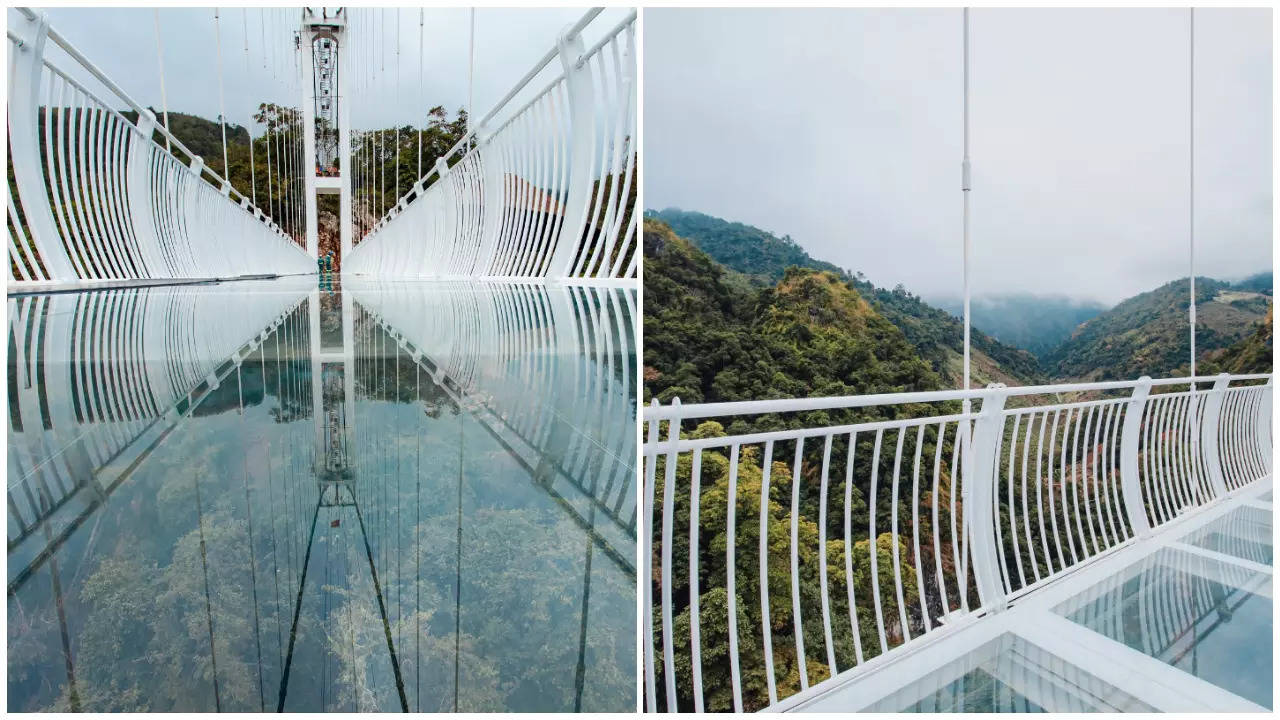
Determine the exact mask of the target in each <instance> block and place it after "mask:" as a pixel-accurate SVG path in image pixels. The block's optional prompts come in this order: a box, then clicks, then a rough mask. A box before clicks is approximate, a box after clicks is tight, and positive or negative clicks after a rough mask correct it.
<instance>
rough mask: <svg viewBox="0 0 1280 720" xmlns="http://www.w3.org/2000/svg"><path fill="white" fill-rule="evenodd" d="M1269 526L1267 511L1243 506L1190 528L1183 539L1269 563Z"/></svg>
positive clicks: (1201, 545)
mask: <svg viewBox="0 0 1280 720" xmlns="http://www.w3.org/2000/svg"><path fill="white" fill-rule="evenodd" d="M1271 528H1272V522H1271V513H1270V512H1267V511H1266V510H1263V509H1262V508H1257V507H1252V506H1249V505H1243V506H1241V507H1238V508H1235V509H1234V510H1232V511H1231V512H1229V513H1227V514H1226V515H1223V516H1222V517H1220V518H1218V519H1216V520H1214V521H1212V522H1210V523H1209V524H1208V525H1206V526H1204V527H1202V528H1198V529H1196V530H1193V531H1192V532H1190V533H1188V534H1187V535H1186V536H1185V537H1184V538H1183V539H1182V541H1183V542H1185V543H1187V544H1189V545H1195V546H1196V547H1202V548H1204V549H1206V550H1213V551H1214V552H1220V553H1223V554H1224V555H1231V556H1234V557H1238V558H1241V559H1243V560H1251V561H1253V562H1256V563H1260V564H1263V565H1271V564H1272V562H1273V560H1272V536H1271Z"/></svg>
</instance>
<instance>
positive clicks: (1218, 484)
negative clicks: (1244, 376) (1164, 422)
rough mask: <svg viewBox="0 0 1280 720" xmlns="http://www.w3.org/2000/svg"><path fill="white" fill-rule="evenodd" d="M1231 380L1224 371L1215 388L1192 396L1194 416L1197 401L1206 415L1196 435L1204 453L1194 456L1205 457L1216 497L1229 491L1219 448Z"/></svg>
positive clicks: (1210, 483)
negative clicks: (1225, 401) (1222, 419)
mask: <svg viewBox="0 0 1280 720" xmlns="http://www.w3.org/2000/svg"><path fill="white" fill-rule="evenodd" d="M1230 382H1231V377H1230V375H1228V374H1227V373H1222V374H1221V375H1219V376H1218V379H1217V380H1215V381H1214V383H1213V389H1212V390H1210V391H1209V392H1208V393H1198V394H1194V395H1192V396H1191V411H1192V417H1193V418H1194V417H1195V404H1196V402H1202V403H1204V416H1203V419H1202V420H1201V423H1200V432H1199V433H1197V434H1196V435H1195V436H1193V438H1194V437H1198V438H1199V444H1200V450H1201V451H1202V453H1203V454H1202V455H1192V457H1197V458H1203V459H1204V466H1205V469H1206V470H1207V471H1208V474H1209V487H1211V488H1212V489H1213V495H1214V497H1222V496H1223V495H1225V494H1226V493H1227V481H1226V478H1225V477H1224V476H1223V474H1222V457H1221V453H1220V452H1219V449H1218V425H1219V419H1220V418H1221V416H1222V401H1223V400H1224V399H1225V398H1226V393H1227V385H1228V384H1229V383H1230Z"/></svg>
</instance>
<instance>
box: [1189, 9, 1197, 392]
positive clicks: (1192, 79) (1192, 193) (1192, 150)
mask: <svg viewBox="0 0 1280 720" xmlns="http://www.w3.org/2000/svg"><path fill="white" fill-rule="evenodd" d="M1189 10H1190V12H1189V16H1188V18H1189V22H1188V25H1189V28H1188V30H1189V34H1188V38H1187V50H1188V53H1187V55H1188V57H1187V84H1188V86H1189V102H1188V103H1187V136H1188V139H1189V140H1190V143H1189V150H1188V160H1189V163H1188V164H1189V173H1188V176H1187V198H1188V203H1187V254H1188V260H1189V264H1190V266H1191V311H1190V318H1189V319H1190V324H1191V328H1190V332H1191V377H1195V376H1196V9H1195V8H1189ZM1195 389H1196V385H1195V383H1194V382H1193V383H1191V391H1192V392H1195Z"/></svg>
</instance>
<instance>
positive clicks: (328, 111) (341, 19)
mask: <svg viewBox="0 0 1280 720" xmlns="http://www.w3.org/2000/svg"><path fill="white" fill-rule="evenodd" d="M319 12H320V14H319V15H317V14H316V11H315V10H312V9H310V8H307V9H304V10H303V16H302V28H301V38H302V57H303V63H304V66H303V67H304V73H303V77H305V78H309V80H308V82H305V83H303V87H302V123H303V128H304V131H303V135H304V140H303V152H304V154H305V157H306V164H305V166H304V168H303V182H304V186H305V195H306V197H305V203H306V214H307V218H306V228H307V229H306V232H307V254H309V255H310V256H311V257H313V258H315V257H318V256H319V252H320V228H319V222H320V219H319V215H318V205H319V203H318V200H317V196H318V195H322V194H324V195H338V196H339V198H340V199H339V218H338V228H339V233H340V248H341V255H342V257H346V255H347V253H348V252H349V251H350V250H351V242H352V240H351V233H352V195H351V173H350V172H349V169H350V167H351V119H350V115H351V113H350V109H349V108H348V106H347V103H346V102H345V100H346V97H347V85H346V84H347V75H348V74H349V73H348V69H349V68H350V64H351V60H350V58H351V57H352V54H351V52H350V48H349V47H348V45H349V43H350V41H351V37H350V35H349V34H348V33H347V18H346V13H345V12H344V11H343V10H342V9H339V10H337V11H336V12H335V13H333V14H332V15H331V14H329V12H328V11H327V10H324V9H321V10H320V11H319Z"/></svg>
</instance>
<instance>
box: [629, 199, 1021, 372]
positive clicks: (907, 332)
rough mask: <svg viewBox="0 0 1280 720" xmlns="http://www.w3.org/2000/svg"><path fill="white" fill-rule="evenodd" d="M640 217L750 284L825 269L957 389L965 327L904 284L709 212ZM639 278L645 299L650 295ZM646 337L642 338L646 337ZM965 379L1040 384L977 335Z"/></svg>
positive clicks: (1012, 351)
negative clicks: (874, 278) (792, 270)
mask: <svg viewBox="0 0 1280 720" xmlns="http://www.w3.org/2000/svg"><path fill="white" fill-rule="evenodd" d="M645 216H646V217H647V218H654V219H657V220H661V221H662V222H663V223H665V224H666V225H667V226H669V227H670V229H671V230H672V231H673V232H674V233H675V234H677V235H679V236H680V237H683V238H687V239H688V240H689V241H690V242H692V243H694V244H696V245H697V247H698V248H699V249H700V250H702V251H703V252H705V253H707V254H708V255H709V256H710V257H711V258H712V259H714V260H715V261H716V262H718V263H721V264H723V265H724V266H726V267H728V268H730V269H732V270H735V271H737V272H738V273H741V274H742V275H743V276H745V277H746V279H747V280H749V281H750V283H749V284H754V285H755V286H757V287H762V286H766V285H772V284H773V283H775V282H777V281H779V280H781V279H782V278H783V276H784V275H785V274H786V271H787V268H788V267H792V266H794V267H800V268H811V269H814V270H820V271H826V272H831V273H833V274H835V275H837V276H838V277H840V278H841V279H842V280H843V281H845V282H847V283H849V284H850V285H851V287H852V288H853V289H855V290H856V291H857V292H858V293H859V294H860V295H861V296H862V297H863V298H865V299H866V300H867V302H869V303H870V304H871V307H873V308H874V309H875V310H876V312H877V313H879V314H880V315H881V316H883V317H884V318H885V319H886V320H888V321H889V322H890V323H892V324H893V325H895V326H896V327H897V328H898V329H899V330H900V331H902V334H903V335H904V336H905V337H906V339H907V341H908V342H910V343H911V345H913V346H914V347H915V349H916V352H917V353H918V354H919V356H920V357H922V358H923V359H925V360H926V361H927V362H928V363H929V365H930V366H931V367H932V369H933V370H934V372H936V373H937V374H938V375H939V376H941V378H942V380H943V384H944V385H945V386H947V387H954V386H958V385H959V384H960V382H961V379H962V377H963V352H964V326H963V323H962V322H961V320H960V319H959V318H957V317H956V316H954V315H952V314H951V313H948V312H946V311H945V310H941V309H939V308H937V307H934V306H932V305H930V304H928V303H926V302H924V301H923V300H922V299H920V297H919V296H917V295H913V294H911V293H910V292H909V291H907V290H906V289H905V288H904V287H902V286H898V287H896V288H894V289H892V290H889V289H885V288H880V287H877V286H875V285H874V284H872V283H871V282H868V281H867V280H866V279H865V278H863V277H861V276H860V274H858V273H855V272H853V271H850V270H842V269H840V268H838V267H836V266H835V265H832V264H831V263H828V262H824V261H822V260H816V259H814V258H813V257H811V256H810V255H809V254H808V253H807V252H805V251H804V249H803V248H801V247H800V246H799V245H798V244H796V242H795V241H794V240H792V239H791V238H790V237H789V236H783V237H781V238H779V237H777V236H776V235H773V234H772V233H770V232H767V231H765V230H761V229H759V228H755V227H752V226H750V225H744V224H742V223H735V222H729V221H727V220H722V219H720V218H717V217H713V216H711V215H705V214H703V213H699V212H690V211H685V210H678V209H675V208H668V209H666V210H661V211H655V210H647V211H645ZM649 283H650V280H649V277H648V276H647V275H646V277H645V291H646V292H645V302H646V303H648V302H651V300H652V298H653V296H654V294H655V293H653V292H652V291H651V290H650V289H649ZM647 339H648V336H647V335H646V340H647ZM972 342H973V353H972V359H973V368H972V382H973V385H975V386H977V387H983V386H985V385H986V384H987V383H988V382H1003V383H1007V384H1017V385H1028V384H1034V383H1036V382H1040V381H1042V380H1043V375H1042V373H1041V372H1040V366H1039V363H1038V362H1037V361H1036V358H1035V356H1033V355H1032V354H1031V353H1029V352H1027V351H1025V350H1020V349H1018V348H1015V347H1011V346H1009V345H1007V344H1004V343H1001V342H999V341H997V340H995V339H994V338H992V337H990V336H988V335H987V334H985V333H983V332H981V331H979V330H977V329H976V328H975V329H974V330H973V332H972Z"/></svg>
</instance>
